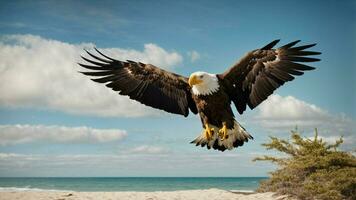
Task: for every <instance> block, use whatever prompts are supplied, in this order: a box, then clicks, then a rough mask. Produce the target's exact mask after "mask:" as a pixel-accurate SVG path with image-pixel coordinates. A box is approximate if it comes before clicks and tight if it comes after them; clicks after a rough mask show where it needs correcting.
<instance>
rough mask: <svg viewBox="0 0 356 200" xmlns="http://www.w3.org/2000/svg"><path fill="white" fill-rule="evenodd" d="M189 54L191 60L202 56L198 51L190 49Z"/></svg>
mask: <svg viewBox="0 0 356 200" xmlns="http://www.w3.org/2000/svg"><path fill="white" fill-rule="evenodd" d="M188 56H189V57H190V61H191V62H195V61H197V60H198V59H199V58H200V54H199V53H198V52H197V51H189V52H188Z"/></svg>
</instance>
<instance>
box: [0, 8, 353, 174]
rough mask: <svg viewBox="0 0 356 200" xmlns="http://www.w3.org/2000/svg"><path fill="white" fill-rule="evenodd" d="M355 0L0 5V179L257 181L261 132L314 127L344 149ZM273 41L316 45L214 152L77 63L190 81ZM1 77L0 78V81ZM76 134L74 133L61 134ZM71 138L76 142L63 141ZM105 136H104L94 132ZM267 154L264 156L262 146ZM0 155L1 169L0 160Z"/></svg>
mask: <svg viewBox="0 0 356 200" xmlns="http://www.w3.org/2000/svg"><path fill="white" fill-rule="evenodd" d="M355 6H356V5H355V2H354V1H339V2H337V1H288V2H285V1H268V2H267V1H266V2H263V1H222V2H214V1H194V2H190V1H180V2H174V1H171V2H168V1H166V2H165V1H152V2H147V1H123V2H119V1H100V2H99V1H75V2H74V1H61V2H60V3H58V2H56V1H11V2H10V1H8V2H5V1H4V2H1V3H0V52H1V54H2V55H1V57H0V58H1V59H0V70H1V71H2V73H1V75H0V76H1V77H0V82H1V84H0V85H1V87H0V92H1V94H2V95H1V97H0V137H1V140H0V141H2V142H0V159H1V160H2V161H1V162H0V176H265V175H266V174H267V172H268V171H270V170H272V169H273V166H272V165H269V164H265V163H253V162H251V159H252V158H253V157H255V156H258V155H262V154H264V153H270V154H271V153H272V152H266V151H265V150H264V149H263V148H262V147H261V146H260V145H261V143H265V142H267V141H268V136H269V135H277V136H281V137H288V135H289V130H291V129H292V128H293V127H295V126H298V127H299V129H300V130H302V131H303V134H304V135H306V136H311V135H312V129H313V128H315V127H317V128H319V129H321V131H320V134H321V135H322V136H323V137H325V139H326V140H333V139H335V138H337V136H339V135H344V137H345V138H346V139H347V142H345V148H346V149H348V150H350V149H354V148H355V147H354V146H353V143H354V141H356V140H355V136H354V134H353V132H352V130H354V125H353V124H355V123H354V119H355V117H356V112H355V111H356V107H355V101H356V88H355V77H356V72H355V41H356V40H355V30H356V29H355V28H356V27H355V22H354V19H355ZM274 39H281V44H284V43H287V42H290V41H293V40H296V39H301V40H302V44H307V43H318V45H317V46H316V47H314V48H313V50H316V51H321V52H322V53H323V54H322V55H321V56H320V58H321V59H322V61H321V62H319V63H315V64H313V65H314V66H315V67H317V69H316V70H314V71H311V72H308V73H306V74H305V75H303V76H302V77H298V78H297V79H296V80H294V81H293V82H290V83H288V84H286V85H284V86H283V87H281V88H279V89H278V90H277V91H276V92H275V95H274V96H273V97H271V98H269V99H268V100H267V102H265V103H264V104H262V105H261V106H260V107H259V108H256V109H255V110H253V111H250V110H249V111H247V112H245V114H244V115H243V116H237V119H238V120H239V121H241V123H242V124H243V125H244V126H245V128H246V129H247V130H248V131H249V132H250V133H251V134H252V135H253V136H254V138H255V140H254V141H252V142H249V143H248V144H246V145H244V146H243V147H242V148H238V149H235V150H233V151H230V152H227V153H226V152H225V153H220V152H213V151H208V150H206V149H203V148H197V147H195V146H193V145H191V144H189V142H190V141H191V140H192V139H194V138H195V137H196V136H197V135H198V134H199V133H200V131H201V124H200V119H199V117H198V116H193V115H190V116H189V117H188V118H184V117H181V116H176V115H171V114H164V113H163V112H160V111H155V110H153V109H148V108H145V107H143V106H140V105H139V104H135V103H130V101H129V100H128V99H125V98H123V97H120V96H119V95H116V94H114V92H112V91H110V90H109V89H106V88H105V87H101V86H98V85H96V84H95V83H91V82H89V81H88V80H87V79H85V77H82V76H80V75H79V74H78V73H77V72H76V70H77V68H76V64H75V63H76V62H78V61H79V55H84V52H83V50H82V49H83V48H85V49H92V47H93V46H96V47H98V48H101V49H103V51H105V52H106V53H108V54H111V55H113V56H116V57H118V58H120V59H136V60H141V61H146V62H151V63H153V64H155V65H157V66H160V67H163V68H165V69H168V70H171V71H174V72H177V73H179V74H182V75H185V76H189V74H190V73H192V72H194V71H207V72H211V73H221V72H223V71H224V70H226V69H227V68H228V67H229V66H231V65H232V64H233V63H234V62H235V61H237V60H238V59H239V58H240V57H241V56H243V55H244V54H245V53H246V52H248V51H250V50H253V49H256V48H259V47H262V46H264V45H265V44H267V43H268V42H270V41H272V40H274ZM1 80H2V81H1ZM72 132H75V134H71V133H72ZM73 135H75V137H74V136H73ZM103 138H104V139H103ZM272 154H273V153H272ZM5 161H6V164H4V163H5Z"/></svg>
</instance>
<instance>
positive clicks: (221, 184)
mask: <svg viewBox="0 0 356 200" xmlns="http://www.w3.org/2000/svg"><path fill="white" fill-rule="evenodd" d="M264 179H266V177H228V178H227V177H125V178H123V177H113V178H111V177H87V178H69V177H68V178H59V177H55V178H54V177H53V178H52V177H48V178H0V191H9V190H10V191H27V190H35V191H42V190H52V191H58V190H59V191H93V192H94V191H104V192H114V191H145V192H148V191H175V190H197V189H210V188H219V189H223V190H234V191H254V190H255V189H256V188H257V187H258V185H259V182H260V181H261V180H264Z"/></svg>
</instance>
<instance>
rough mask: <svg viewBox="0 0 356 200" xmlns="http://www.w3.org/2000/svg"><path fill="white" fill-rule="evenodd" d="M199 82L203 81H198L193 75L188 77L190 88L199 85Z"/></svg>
mask: <svg viewBox="0 0 356 200" xmlns="http://www.w3.org/2000/svg"><path fill="white" fill-rule="evenodd" d="M201 82H203V81H202V80H200V79H199V78H198V77H197V76H195V75H193V76H190V77H189V81H188V83H189V85H190V87H193V85H196V84H199V83H201Z"/></svg>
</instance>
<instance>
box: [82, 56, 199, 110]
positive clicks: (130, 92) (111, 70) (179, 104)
mask: <svg viewBox="0 0 356 200" xmlns="http://www.w3.org/2000/svg"><path fill="white" fill-rule="evenodd" d="M95 50H96V51H97V52H98V53H99V54H100V55H101V56H102V57H98V56H96V55H94V54H92V53H90V52H88V51H87V53H88V54H89V55H90V56H91V57H92V58H93V59H94V60H90V59H87V58H85V57H82V58H83V59H84V60H85V61H87V62H88V63H90V64H91V65H87V64H81V63H79V65H80V66H82V67H84V68H86V69H89V70H91V71H88V72H81V73H83V74H85V75H88V76H93V77H95V78H93V79H92V80H93V81H95V82H98V83H105V84H106V86H107V87H109V88H112V89H113V90H114V91H118V92H119V94H121V95H127V96H129V97H130V98H131V99H134V100H136V101H138V102H140V103H143V104H145V105H147V106H151V107H153V108H158V109H161V110H164V111H166V112H170V113H174V114H180V115H184V116H188V113H189V109H190V110H191V111H192V112H193V113H195V114H196V113H197V108H196V105H195V103H194V101H193V99H192V96H191V93H190V88H189V84H188V78H186V77H184V76H180V75H178V74H174V73H171V72H168V71H165V70H163V69H161V68H158V67H156V66H154V65H151V64H144V63H140V62H134V61H129V60H128V61H127V62H123V61H119V60H116V59H113V58H110V57H108V56H106V55H104V54H103V53H101V52H100V51H98V50H97V49H95Z"/></svg>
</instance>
